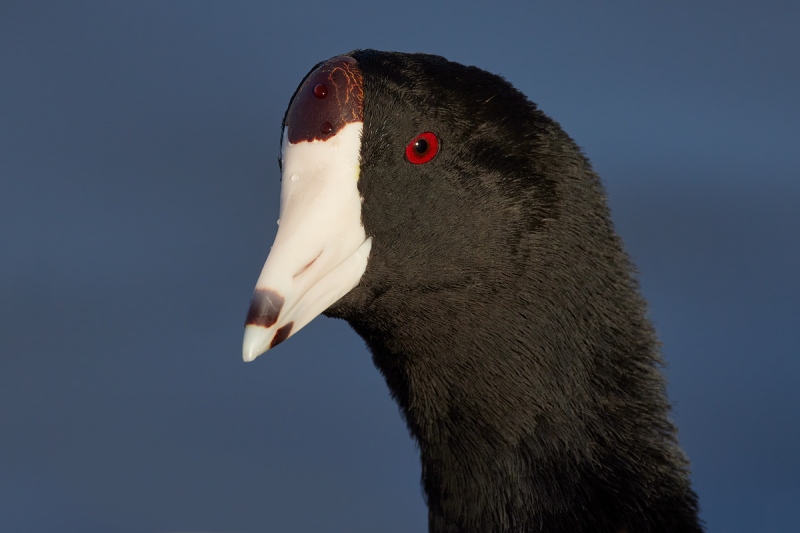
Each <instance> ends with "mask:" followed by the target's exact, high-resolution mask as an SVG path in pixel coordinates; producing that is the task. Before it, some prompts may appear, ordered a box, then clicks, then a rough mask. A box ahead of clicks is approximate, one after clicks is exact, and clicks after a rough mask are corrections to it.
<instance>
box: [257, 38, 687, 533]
mask: <svg viewBox="0 0 800 533" xmlns="http://www.w3.org/2000/svg"><path fill="white" fill-rule="evenodd" d="M281 165H282V176H283V177H282V189H281V210H280V226H279V229H278V234H277V236H276V238H275V243H274V246H273V247H272V250H271V252H270V254H269V257H268V259H267V262H266V264H265V265H264V269H263V271H262V273H261V276H260V277H259V279H258V282H257V283H256V290H255V294H254V296H253V299H252V302H251V305H250V310H249V312H248V315H247V321H246V327H245V336H244V358H245V360H247V361H251V360H253V359H255V358H256V357H257V356H258V355H259V354H261V353H263V352H264V351H266V350H268V349H269V348H272V347H274V346H275V345H277V344H279V343H280V342H282V341H284V340H286V338H288V337H289V336H290V335H292V334H294V333H295V332H296V331H297V330H299V329H300V328H302V327H303V326H304V325H305V324H306V323H308V322H309V321H310V320H312V319H313V318H314V317H315V316H317V315H319V314H320V313H324V314H326V315H328V316H332V317H338V318H343V319H345V320H347V321H348V322H349V323H350V325H351V326H352V327H353V328H354V329H355V330H356V332H358V334H359V335H361V337H363V338H364V340H365V341H366V343H367V345H368V346H369V349H370V350H371V352H372V355H373V360H374V362H375V365H376V366H377V367H378V369H380V371H381V373H382V374H383V376H384V377H385V379H386V383H387V385H388V386H389V389H390V391H391V394H392V396H393V397H394V399H395V400H396V401H397V402H398V404H399V405H400V407H401V409H402V412H403V415H404V417H405V421H406V423H407V425H408V428H409V430H410V432H411V434H412V436H413V437H414V438H415V439H416V441H417V442H418V443H419V449H420V454H421V460H422V483H423V487H424V490H425V494H426V496H427V503H428V508H429V525H430V531H432V532H448V533H456V532H461V533H473V532H474V533H479V532H480V533H487V532H500V531H503V532H550V533H556V532H563V533H581V532H587V533H588V532H591V533H619V532H626V533H645V532H671V533H676V532H699V531H702V528H701V526H700V524H699V521H698V518H697V501H696V496H695V494H694V492H693V491H692V489H691V486H690V482H689V474H688V464H687V460H686V458H685V456H684V454H683V452H682V451H681V449H680V448H679V446H678V444H677V441H676V436H675V428H674V426H673V424H672V423H671V422H670V420H669V418H668V411H669V404H668V402H667V399H666V394H665V386H664V379H663V377H662V375H661V373H660V369H659V366H660V364H661V358H660V354H659V348H658V341H657V340H656V336H655V334H654V331H653V327H652V325H651V324H650V322H649V320H648V319H647V317H646V306H645V302H644V301H643V300H642V298H641V296H640V295H639V290H638V286H637V282H636V281H635V279H634V276H633V267H632V265H631V262H630V260H629V258H628V256H627V255H626V253H625V251H624V249H623V246H622V243H621V241H620V239H619V237H618V236H617V235H616V234H615V232H614V229H613V226H612V224H611V221H610V217H609V211H608V207H607V205H606V200H605V193H604V190H603V187H602V185H601V184H600V181H599V179H598V177H597V175H596V174H595V173H594V172H593V171H592V168H591V166H590V164H589V162H588V161H587V159H586V158H585V157H584V156H583V155H582V153H581V151H580V149H579V148H578V147H577V146H576V144H575V143H574V142H573V141H572V139H570V137H569V136H567V134H566V133H564V132H563V131H562V130H561V128H560V127H559V125H558V124H557V123H556V122H554V121H553V120H552V119H550V118H548V117H547V116H546V115H545V114H544V113H542V112H541V111H539V109H538V108H537V107H536V105H534V104H533V103H531V102H530V101H529V100H528V99H527V98H526V97H525V96H524V95H523V94H522V93H520V92H519V91H517V90H516V89H514V88H513V87H512V86H511V85H510V84H509V83H508V82H507V81H505V80H504V79H503V78H501V77H500V76H496V75H493V74H490V73H488V72H485V71H483V70H480V69H478V68H475V67H467V66H463V65H460V64H457V63H453V62H450V61H447V60H446V59H444V58H442V57H439V56H433V55H426V54H402V53H388V52H378V51H373V50H360V51H355V52H352V53H350V54H347V55H342V56H337V57H334V58H332V59H330V60H328V61H325V62H322V63H320V64H318V65H317V66H315V67H314V68H313V69H312V70H311V72H310V73H309V74H308V75H307V76H306V77H305V79H304V80H303V81H302V83H301V84H300V86H299V88H298V89H297V91H296V92H295V94H294V96H293V97H292V100H291V103H290V104H289V108H288V110H287V112H286V115H285V117H284V121H283V135H282V152H281Z"/></svg>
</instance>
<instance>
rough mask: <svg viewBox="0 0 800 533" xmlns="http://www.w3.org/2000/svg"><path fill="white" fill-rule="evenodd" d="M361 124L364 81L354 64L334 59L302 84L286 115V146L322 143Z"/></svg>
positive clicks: (351, 60) (319, 68)
mask: <svg viewBox="0 0 800 533" xmlns="http://www.w3.org/2000/svg"><path fill="white" fill-rule="evenodd" d="M363 120H364V80H363V78H362V77H361V70H360V69H359V68H358V63H356V60H355V59H353V58H352V57H350V56H336V57H334V58H331V59H329V60H327V61H325V62H324V63H322V64H321V65H320V66H318V67H317V68H316V69H314V70H313V71H312V72H311V73H310V74H309V75H308V76H307V77H306V79H305V80H304V81H303V83H302V85H300V88H299V89H297V92H296V93H295V95H294V98H293V99H292V103H291V104H289V110H288V111H287V112H286V128H287V132H288V136H289V142H290V143H298V142H300V141H315V140H316V141H324V140H325V139H328V138H330V137H331V136H333V135H336V133H338V132H339V130H341V129H342V128H343V127H345V126H346V125H347V124H350V123H351V122H362V121H363Z"/></svg>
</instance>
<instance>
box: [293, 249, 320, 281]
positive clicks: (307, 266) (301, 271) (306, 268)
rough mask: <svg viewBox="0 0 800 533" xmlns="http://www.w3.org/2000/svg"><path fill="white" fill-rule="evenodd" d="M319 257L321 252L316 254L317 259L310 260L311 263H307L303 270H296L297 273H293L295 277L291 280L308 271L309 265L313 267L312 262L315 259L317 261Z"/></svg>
mask: <svg viewBox="0 0 800 533" xmlns="http://www.w3.org/2000/svg"><path fill="white" fill-rule="evenodd" d="M321 255H322V252H321V251H320V253H318V254H317V257H315V258H314V259H312V260H311V261H309V262H308V263H306V266H304V267H303V268H301V269H300V270H298V271H297V272H296V273H295V275H294V276H293V277H292V279H294V278H296V277H297V276H299V275H300V274H302V273H303V272H305V271H306V270H308V269H309V267H310V266H311V265H313V264H314V262H315V261H316V260H317V259H319V256H321Z"/></svg>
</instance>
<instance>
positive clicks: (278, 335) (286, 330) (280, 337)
mask: <svg viewBox="0 0 800 533" xmlns="http://www.w3.org/2000/svg"><path fill="white" fill-rule="evenodd" d="M292 326H294V322H289V323H288V324H286V325H285V326H283V327H280V328H278V331H276V332H275V336H274V337H273V338H272V342H271V343H269V349H270V350H271V349H273V348H274V347H276V346H277V345H279V344H280V343H282V342H283V341H285V340H286V339H288V338H289V335H291V334H292Z"/></svg>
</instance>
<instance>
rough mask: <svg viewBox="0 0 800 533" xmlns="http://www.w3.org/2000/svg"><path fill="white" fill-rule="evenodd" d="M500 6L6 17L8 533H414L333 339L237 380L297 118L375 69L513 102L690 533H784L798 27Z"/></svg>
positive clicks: (1, 205) (399, 469)
mask: <svg viewBox="0 0 800 533" xmlns="http://www.w3.org/2000/svg"><path fill="white" fill-rule="evenodd" d="M521 4H522V3H521V2H520V3H519V4H512V3H508V4H505V3H502V2H480V3H473V2H468V1H462V2H459V3H458V5H459V7H458V8H454V7H453V6H455V5H456V4H455V3H452V4H449V5H447V6H445V7H440V5H439V4H438V3H434V2H428V3H426V2H403V3H400V2H395V3H394V6H393V7H382V6H384V5H385V4H382V3H379V2H348V3H341V2H332V1H329V2H290V1H286V2H281V3H268V2H261V3H259V2H201V1H186V2H96V3H87V2H37V1H30V0H28V1H21V2H9V1H8V0H5V1H3V2H2V4H0V524H2V526H1V527H2V530H3V531H8V532H27V531H30V532H42V531H75V532H109V531H114V532H122V533H125V532H153V533H157V532H173V531H214V532H240V533H249V532H252V533H254V532H259V531H279V532H284V531H286V532H312V531H313V532H316V531H326V532H376V531H380V532H388V533H393V532H398V533H399V532H411V531H418V532H419V531H423V530H425V525H426V509H425V505H424V502H423V499H422V496H421V491H420V488H419V481H418V480H419V466H418V462H417V454H416V450H415V448H414V445H413V443H412V442H411V440H410V438H409V437H408V435H407V433H406V429H405V427H404V425H403V423H402V422H401V420H400V417H399V415H398V411H397V408H396V407H395V405H394V404H393V403H392V401H391V400H390V398H389V396H388V393H387V390H386V387H385V385H384V383H383V381H382V378H381V377H380V375H379V374H378V373H377V371H376V370H375V369H374V368H373V366H372V363H371V361H370V357H369V354H368V353H367V351H366V350H365V348H364V345H363V343H362V342H361V340H360V339H359V338H358V337H357V336H356V335H355V334H354V333H353V332H352V331H351V330H350V328H349V327H348V326H347V325H346V324H345V323H343V322H338V321H334V320H330V319H326V318H319V319H317V320H316V321H314V322H313V323H312V324H310V325H309V326H307V327H306V328H305V330H303V331H302V332H301V333H300V334H298V335H296V336H295V337H293V338H292V339H291V340H290V342H287V343H286V344H284V345H282V346H281V347H280V348H279V349H277V350H275V351H274V352H270V353H269V354H268V355H266V356H263V357H261V358H260V359H258V360H257V361H256V362H255V363H252V364H244V363H243V362H242V360H241V352H240V350H241V347H240V346H241V337H242V325H243V320H244V316H245V313H246V310H247V306H248V301H249V298H250V295H251V292H252V289H253V286H254V284H255V280H256V277H257V275H258V273H259V272H260V270H261V266H262V264H263V261H264V259H265V258H266V255H267V252H268V250H269V246H270V244H271V241H272V238H273V237H274V232H275V230H276V225H275V221H276V219H277V218H278V216H277V209H278V192H279V175H278V168H277V165H276V157H277V155H278V139H279V133H280V132H279V126H280V120H281V118H282V116H283V113H284V110H285V107H286V105H287V104H288V100H289V97H290V96H291V95H292V92H293V91H294V89H295V87H296V86H297V84H298V83H299V82H300V80H301V79H302V77H303V76H304V75H305V73H306V72H307V71H308V70H309V69H310V68H311V67H312V66H313V65H314V64H315V63H316V62H318V61H320V60H323V59H326V58H328V57H330V56H333V55H336V54H338V53H342V52H346V51H349V50H351V49H354V48H368V47H371V48H379V49H390V50H402V51H426V52H431V53H438V54H442V55H445V56H446V57H448V58H450V59H453V60H457V61H460V62H463V63H467V64H474V65H478V66H480V67H483V68H486V69H488V70H491V71H493V72H497V73H500V74H503V75H504V76H506V77H507V78H508V79H509V80H510V81H511V82H512V83H514V84H515V85H516V86H517V87H518V88H519V89H521V90H522V91H523V92H525V93H526V94H527V95H529V96H530V97H531V99H533V100H534V101H536V102H537V103H538V104H539V105H540V106H541V107H542V109H544V110H545V112H547V113H548V114H550V115H551V116H553V117H554V118H555V119H556V120H558V121H559V122H560V123H561V124H562V125H563V126H564V128H565V129H566V130H567V132H569V133H570V135H572V136H573V138H575V139H576V140H577V141H578V143H579V144H580V145H581V146H583V147H584V148H585V151H586V153H587V154H588V155H589V157H590V158H591V159H592V161H593V163H594V165H595V167H596V169H597V170H598V171H599V173H600V175H601V176H603V178H604V180H605V183H606V185H607V187H608V191H609V195H610V201H611V204H612V208H613V212H614V220H615V222H616V224H617V227H618V229H619V232H620V233H621V234H622V236H623V237H624V239H625V241H626V243H627V246H628V250H629V251H630V253H631V254H632V255H633V257H634V259H635V261H636V263H637V264H638V266H639V268H640V270H641V281H642V286H643V290H644V293H645V295H646V297H647V298H648V299H649V301H650V304H651V312H652V317H653V320H654V321H655V323H656V326H657V328H658V330H659V333H660V336H661V339H662V340H663V342H664V351H665V354H666V357H667V359H668V361H669V368H668V369H667V374H668V377H669V383H670V394H671V398H672V401H673V402H674V405H675V409H674V417H675V419H676V421H677V423H678V425H679V427H680V437H681V441H682V443H683V445H684V446H685V448H686V450H687V452H688V454H689V455H690V457H691V459H692V462H693V471H694V483H695V487H696V489H697V491H698V493H699V495H700V501H701V506H702V516H703V518H704V519H705V520H706V522H707V524H708V529H709V531H713V532H747V533H752V532H755V531H764V532H771V533H780V532H793V533H794V532H797V531H798V530H799V529H798V528H800V453H798V452H799V451H800V388H798V386H797V383H798V377H799V376H800V280H799V279H800V277H799V276H798V273H799V272H800V237H799V236H798V233H800V215H798V212H797V208H798V205H800V180H799V179H798V178H800V146H799V145H800V142H799V141H800V103H799V100H800V68H798V64H799V63H798V61H800V60H799V59H798V58H800V37H798V34H797V22H798V20H800V8H798V7H788V6H791V5H792V4H793V3H792V2H788V1H785V2H758V3H756V2H750V4H752V5H753V7H746V6H745V5H744V4H745V3H744V2H730V1H726V2H723V1H716V2H712V1H706V2H702V3H701V2H694V3H689V2H670V3H669V5H668V6H665V5H661V6H654V5H652V3H651V4H650V5H645V3H642V2H625V3H610V2H603V3H600V2H597V3H589V2H586V3H584V4H579V3H571V2H560V3H559V5H558V7H553V6H537V5H536V4H534V3H529V4H526V5H525V6H524V7H522V6H521ZM700 4H702V5H700ZM794 5H795V6H797V4H796V3H794Z"/></svg>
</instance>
